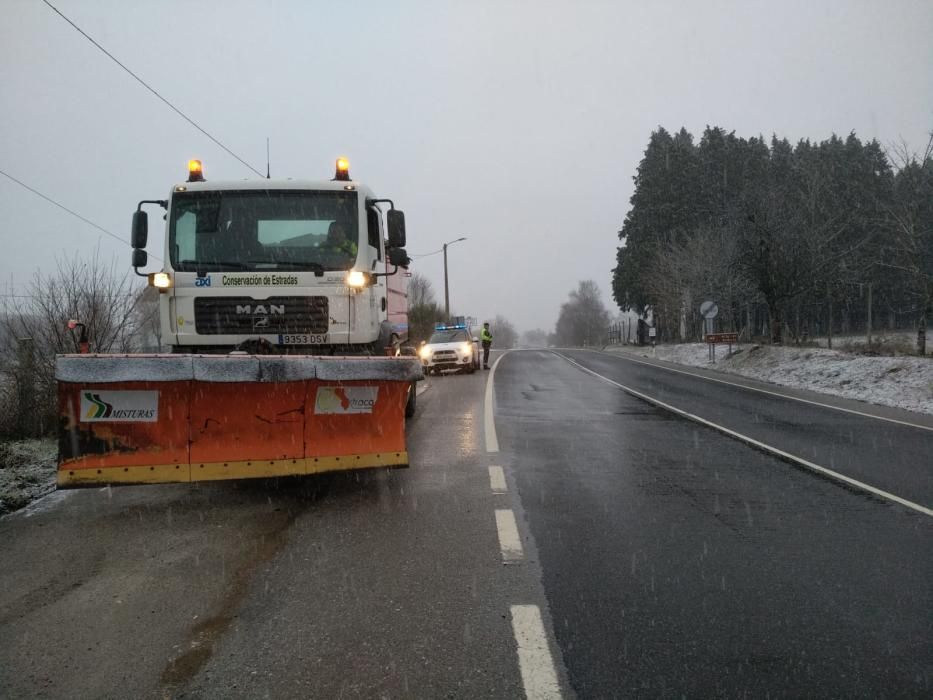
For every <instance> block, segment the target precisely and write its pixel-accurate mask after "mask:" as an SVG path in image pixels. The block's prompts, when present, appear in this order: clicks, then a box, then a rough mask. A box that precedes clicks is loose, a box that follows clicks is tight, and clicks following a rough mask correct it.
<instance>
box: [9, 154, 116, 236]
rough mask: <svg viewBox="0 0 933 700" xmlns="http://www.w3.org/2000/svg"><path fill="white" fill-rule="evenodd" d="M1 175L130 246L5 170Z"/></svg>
mask: <svg viewBox="0 0 933 700" xmlns="http://www.w3.org/2000/svg"><path fill="white" fill-rule="evenodd" d="M0 175H3V176H4V177H8V178H9V179H11V180H12V181H13V182H15V183H16V184H17V185H19V186H20V187H22V188H24V189H27V190H29V191H30V192H32V193H33V194H34V195H36V196H37V197H42V199H44V200H45V201H46V202H49V203H50V204H54V205H55V206H56V207H58V208H59V209H62V210H64V211H67V212H68V213H69V214H71V215H72V216H74V217H77V218H79V219H81V221H83V222H84V223H86V224H87V225H88V226H93V227H94V228H96V229H97V230H98V231H100V232H101V233H105V234H107V235H108V236H110V237H111V238H115V239H116V240H118V241H120V243H124V244H126V245H129V241H127V240H126V239H125V238H120V237H119V236H118V235H117V234H115V233H110V231H108V230H107V229H105V228H104V227H103V226H98V225H97V224H95V223H94V222H93V221H91V220H90V219H85V218H84V217H83V216H81V215H80V214H78V213H77V212H74V211H72V210H71V209H69V208H68V207H66V206H65V205H64V204H59V203H58V202H56V201H55V200H54V199H52V198H51V197H47V196H46V195H44V194H42V193H41V192H40V191H39V190H37V189H34V188H32V187H30V186H29V185H27V184H26V183H25V182H23V181H22V180H17V179H16V178H15V177H13V176H12V175H10V174H9V173H7V172H4V171H3V170H0Z"/></svg>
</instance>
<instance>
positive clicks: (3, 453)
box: [0, 438, 58, 515]
mask: <svg viewBox="0 0 933 700" xmlns="http://www.w3.org/2000/svg"><path fill="white" fill-rule="evenodd" d="M57 462H58V446H57V445H56V444H55V440H52V439H49V438H45V439H40V440H10V441H8V442H0V515H5V514H6V513H9V512H11V511H14V510H18V509H19V508H22V507H23V506H26V505H28V504H29V503H31V502H32V501H34V500H36V499H37V498H41V497H42V496H44V495H45V494H47V493H49V492H51V491H54V490H55V473H56V466H57Z"/></svg>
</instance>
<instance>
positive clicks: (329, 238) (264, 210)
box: [169, 190, 359, 272]
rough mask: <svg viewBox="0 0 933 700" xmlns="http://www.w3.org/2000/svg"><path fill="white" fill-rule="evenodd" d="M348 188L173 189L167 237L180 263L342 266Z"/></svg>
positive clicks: (354, 226)
mask: <svg viewBox="0 0 933 700" xmlns="http://www.w3.org/2000/svg"><path fill="white" fill-rule="evenodd" d="M358 231H359V226H358V217H357V196H356V193H355V192H328V191H315V192H308V191H267V190H245V191H234V190H231V191H214V192H179V193H176V194H175V196H174V198H173V201H172V210H171V225H170V229H169V240H170V250H171V260H172V266H173V267H174V268H175V269H176V270H179V271H186V272H193V271H198V270H203V269H205V268H206V269H209V270H292V271H294V270H306V271H316V272H322V271H324V270H347V269H349V268H351V267H352V266H353V263H354V262H355V261H356V253H357V240H358Z"/></svg>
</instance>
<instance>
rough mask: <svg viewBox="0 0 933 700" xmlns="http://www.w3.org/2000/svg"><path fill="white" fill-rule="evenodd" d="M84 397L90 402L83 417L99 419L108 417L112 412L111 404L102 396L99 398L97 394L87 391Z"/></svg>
mask: <svg viewBox="0 0 933 700" xmlns="http://www.w3.org/2000/svg"><path fill="white" fill-rule="evenodd" d="M84 398H86V399H87V400H88V401H89V402H90V403H91V408H90V410H88V412H87V413H86V414H85V416H84V417H85V418H90V419H92V420H93V419H98V420H99V419H101V418H109V417H110V415H111V414H112V413H113V404H111V403H107V402H106V401H104V400H103V399H102V398H100V396H99V395H98V394H92V393H90V392H87V393H85V394H84Z"/></svg>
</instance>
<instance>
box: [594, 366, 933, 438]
mask: <svg viewBox="0 0 933 700" xmlns="http://www.w3.org/2000/svg"><path fill="white" fill-rule="evenodd" d="M590 352H598V353H600V354H601V355H609V356H610V357H621V358H622V359H623V360H628V361H629V362H636V363H638V364H640V365H647V366H648V367H656V368H658V369H663V370H667V371H668V372H676V373H677V374H686V375H687V376H690V377H696V378H697V379H705V380H706V381H708V382H716V383H717V384H727V385H729V386H734V387H738V388H739V389H748V390H749V391H757V392H758V393H760V394H768V395H769V396H779V397H781V398H782V399H790V400H791V401H799V402H800V403H808V404H810V405H811V406H819V407H821V408H831V409H832V410H834V411H842V412H843V413H853V414H855V415H856V416H862V417H864V418H874V419H875V420H883V421H886V422H888V423H897V424H898V425H906V426H908V427H910V428H918V429H920V430H929V431H931V432H933V426H929V425H920V424H919V423H911V422H910V421H905V420H898V419H897V418H886V417H885V416H876V415H874V414H872V413H865V412H864V411H857V410H855V409H854V408H843V407H842V406H833V405H832V404H829V403H821V402H819V401H812V400H810V399H802V398H800V397H799V396H791V395H790V394H782V393H781V392H779V391H769V390H768V389H761V388H759V387H755V386H747V385H745V384H739V383H738V382H730V381H728V380H726V379H716V378H715V377H707V376H705V375H703V374H697V373H696V372H690V371H688V370H683V369H675V368H673V367H665V366H664V365H661V364H658V363H657V362H646V361H645V360H636V359H635V358H634V357H626V356H624V355H622V354H621V353H614V352H612V353H610V352H603V351H602V350H591V351H590ZM840 398H841V397H840ZM848 400H849V401H854V400H857V399H848Z"/></svg>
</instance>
